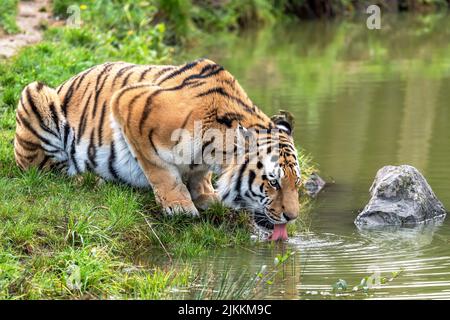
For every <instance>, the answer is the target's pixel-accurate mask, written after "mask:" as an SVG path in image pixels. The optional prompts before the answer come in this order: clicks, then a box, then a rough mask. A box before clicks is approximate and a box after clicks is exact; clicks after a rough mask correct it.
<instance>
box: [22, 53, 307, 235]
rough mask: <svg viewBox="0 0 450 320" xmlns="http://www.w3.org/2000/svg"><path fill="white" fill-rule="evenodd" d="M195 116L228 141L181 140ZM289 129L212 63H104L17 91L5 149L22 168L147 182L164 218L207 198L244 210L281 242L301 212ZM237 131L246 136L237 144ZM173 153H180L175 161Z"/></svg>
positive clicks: (195, 210) (288, 120)
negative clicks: (10, 146)
mask: <svg viewBox="0 0 450 320" xmlns="http://www.w3.org/2000/svg"><path fill="white" fill-rule="evenodd" d="M199 122H200V123H201V125H202V126H201V130H200V131H201V133H205V132H207V131H208V130H214V131H215V132H218V133H222V134H223V136H224V137H225V136H227V140H226V141H225V138H223V139H222V138H220V137H219V138H217V139H215V137H213V138H211V137H209V138H208V137H207V135H205V134H199V135H197V136H196V137H194V138H191V139H187V138H186V134H185V133H186V132H187V133H193V132H194V130H195V127H196V125H197V124H198V123H199ZM181 131H183V135H182V134H180V133H179V134H178V136H176V137H174V132H181ZM229 132H231V134H228V133H229ZM292 132H293V121H292V117H290V116H289V115H288V114H287V113H284V114H282V115H276V116H274V117H272V118H269V117H268V116H267V115H266V114H265V113H263V112H262V111H261V110H260V109H259V108H258V107H257V106H256V105H255V104H254V103H253V102H252V101H251V100H250V99H249V97H248V96H247V94H246V93H245V91H244V90H243V88H242V87H241V86H240V84H239V83H238V81H237V80H236V79H235V78H234V77H233V76H232V75H231V73H230V72H228V71H227V70H225V69H224V68H223V67H222V66H221V65H219V64H217V63H215V62H213V61H212V60H209V59H206V58H205V59H198V60H195V61H193V62H188V63H185V64H183V65H139V64H132V63H127V62H122V61H119V62H106V63H103V64H100V65H96V66H93V67H91V68H89V69H87V70H85V71H82V72H81V73H79V74H77V75H75V76H73V77H72V78H70V79H69V80H67V81H65V82H64V83H62V84H61V85H59V86H58V87H57V88H56V89H53V88H51V87H49V86H47V85H45V84H43V83H42V82H33V83H31V84H29V85H27V86H26V87H25V88H24V89H23V91H22V93H21V96H20V100H19V102H18V107H17V111H16V131H15V138H14V155H15V161H16V163H17V165H18V166H19V167H20V168H21V169H22V170H27V169H29V168H31V167H37V168H38V169H40V170H59V171H62V172H65V173H66V174H67V175H69V176H74V175H77V174H81V173H83V172H88V171H89V172H93V173H94V174H96V175H98V176H99V177H100V178H102V179H103V180H107V181H115V182H120V183H125V184H128V185H131V186H133V187H138V188H151V190H152V192H153V194H154V196H155V199H156V201H157V203H158V204H159V205H160V207H161V209H162V210H161V211H162V212H163V213H166V214H169V215H171V214H174V213H178V212H183V213H186V214H190V215H192V216H198V215H199V210H200V211H201V210H205V209H207V208H208V207H209V206H210V205H211V204H213V203H216V202H222V203H223V204H224V205H225V206H226V207H230V208H232V209H245V210H246V211H247V212H250V213H251V214H253V221H254V223H256V225H257V226H258V227H260V228H261V229H262V230H265V231H267V232H269V237H271V238H272V239H274V240H278V239H282V240H285V239H287V238H288V236H287V228H286V225H287V223H288V222H291V221H294V220H295V219H296V218H297V217H298V214H299V210H300V208H299V201H298V200H299V186H300V184H301V171H300V166H299V159H298V153H297V150H296V148H295V145H294V141H293V133H292ZM239 137H241V138H242V137H243V141H245V142H244V143H241V144H240V145H239V144H238V143H237V142H236V141H237V139H238V138H239ZM248 137H252V138H253V140H252V141H253V143H252V145H253V147H252V148H249V146H250V143H249V141H250V140H249V139H248ZM221 139H222V142H223V145H222V146H225V147H227V148H226V149H227V150H224V148H223V147H222V149H221V148H220V147H217V148H215V149H214V150H212V152H210V153H211V154H213V155H215V157H213V159H212V160H211V161H209V162H206V161H202V159H201V158H202V156H203V155H204V153H205V152H206V151H207V150H209V151H211V146H212V145H214V142H217V141H219V140H221ZM241 140H242V139H241ZM255 141H256V144H255V143H254V142H255ZM230 146H231V147H230ZM181 149H183V150H188V151H186V152H185V153H184V154H183V159H184V161H180V154H181V153H182V152H180V150H181ZM186 154H187V155H186ZM238 154H240V156H239V157H238V156H237V155H238ZM225 156H226V157H228V158H227V159H228V160H229V161H223V158H224V157H225ZM238 158H239V159H240V160H239V159H238ZM186 159H187V160H186ZM199 159H200V160H199ZM213 174H214V175H215V176H214V177H217V179H215V182H214V183H215V186H216V188H214V186H213Z"/></svg>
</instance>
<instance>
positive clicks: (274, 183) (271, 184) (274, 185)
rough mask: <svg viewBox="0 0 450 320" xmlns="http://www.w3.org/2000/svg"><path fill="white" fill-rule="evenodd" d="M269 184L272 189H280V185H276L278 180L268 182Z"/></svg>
mask: <svg viewBox="0 0 450 320" xmlns="http://www.w3.org/2000/svg"><path fill="white" fill-rule="evenodd" d="M269 184H270V186H271V187H272V188H274V189H280V184H279V183H278V180H276V179H273V180H269Z"/></svg>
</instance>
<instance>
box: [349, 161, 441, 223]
mask: <svg viewBox="0 0 450 320" xmlns="http://www.w3.org/2000/svg"><path fill="white" fill-rule="evenodd" d="M370 194H371V195H372V198H371V199H370V201H369V203H368V204H367V205H366V207H365V208H364V210H363V211H362V212H361V213H360V214H359V215H358V216H357V217H356V219H355V224H356V225H357V226H361V227H363V226H367V227H371V226H381V225H413V224H417V223H421V222H424V221H426V220H430V219H433V218H437V217H439V218H441V219H443V218H445V215H446V211H445V208H444V206H443V205H442V203H441V202H440V201H439V200H438V199H437V198H436V195H435V194H434V192H433V190H431V187H430V185H429V184H428V183H427V181H426V180H425V178H424V177H423V175H422V174H421V173H420V172H419V171H418V170H417V169H416V168H414V167H412V166H408V165H402V166H385V167H383V168H381V169H380V170H378V172H377V175H376V177H375V181H374V182H373V184H372V186H371V187H370Z"/></svg>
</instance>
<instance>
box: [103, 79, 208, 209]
mask: <svg viewBox="0 0 450 320" xmlns="http://www.w3.org/2000/svg"><path fill="white" fill-rule="evenodd" d="M160 91H161V88H160V87H158V86H154V85H151V84H137V85H135V86H130V87H125V88H123V89H122V90H119V91H118V92H117V93H116V94H115V95H114V96H113V98H112V100H111V109H112V113H113V119H112V121H113V125H112V126H113V127H117V128H116V130H120V134H122V135H123V137H124V138H125V140H126V142H127V144H128V147H129V148H130V150H131V151H132V153H133V154H134V156H135V157H136V159H137V161H138V162H139V165H140V166H141V168H142V170H143V172H144V174H145V176H146V178H147V180H148V181H149V183H150V185H151V187H152V189H153V192H154V194H155V198H156V201H157V202H158V203H159V204H160V205H161V206H162V207H163V209H164V211H165V212H166V213H168V214H173V213H177V212H185V213H189V214H191V215H194V216H197V215H198V214H199V213H198V210H197V208H196V207H195V205H194V203H193V202H192V199H191V195H190V193H189V190H188V188H187V187H186V185H185V184H184V183H183V181H182V178H181V173H180V171H179V169H178V168H177V166H176V165H175V164H173V163H171V162H170V161H168V159H167V158H164V157H163V156H162V154H167V153H168V154H169V155H170V150H169V149H168V147H167V146H165V145H164V142H165V141H166V140H170V135H169V137H166V135H165V134H164V131H160V130H158V129H159V128H160V126H161V123H160V122H158V121H155V122H152V123H149V122H148V121H149V119H148V118H149V117H148V115H149V113H150V111H153V113H156V112H155V111H157V110H158V109H159V108H160V107H161V104H162V103H164V104H165V101H164V98H163V97H162V96H163V95H162V94H161V95H158V93H159V92H160ZM150 101H152V102H153V103H150ZM163 107H166V106H163ZM151 109H153V110H151ZM164 110H167V107H166V108H165V109H164ZM165 112H167V111H165ZM166 127H167V124H166ZM158 133H159V134H158Z"/></svg>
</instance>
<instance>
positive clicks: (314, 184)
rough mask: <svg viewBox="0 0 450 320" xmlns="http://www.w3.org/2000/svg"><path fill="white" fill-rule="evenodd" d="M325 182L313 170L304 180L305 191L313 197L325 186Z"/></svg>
mask: <svg viewBox="0 0 450 320" xmlns="http://www.w3.org/2000/svg"><path fill="white" fill-rule="evenodd" d="M325 185H326V182H325V180H323V179H322V178H321V177H320V176H319V175H318V174H317V173H315V172H313V173H312V174H311V175H310V176H309V177H308V179H307V180H306V181H305V184H304V187H305V192H306V194H307V195H308V196H310V197H312V198H315V197H316V196H317V195H318V194H319V192H320V191H321V190H322V189H323V188H324V187H325Z"/></svg>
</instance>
